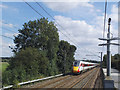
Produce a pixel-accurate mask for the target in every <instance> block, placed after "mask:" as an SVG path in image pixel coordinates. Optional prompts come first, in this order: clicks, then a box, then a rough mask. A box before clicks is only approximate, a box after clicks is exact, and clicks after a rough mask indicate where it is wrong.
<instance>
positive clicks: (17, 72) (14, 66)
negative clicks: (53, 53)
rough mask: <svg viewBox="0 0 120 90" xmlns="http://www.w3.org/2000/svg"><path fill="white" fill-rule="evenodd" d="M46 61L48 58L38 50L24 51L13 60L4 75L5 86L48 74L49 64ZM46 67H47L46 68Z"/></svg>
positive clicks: (29, 49)
mask: <svg viewBox="0 0 120 90" xmlns="http://www.w3.org/2000/svg"><path fill="white" fill-rule="evenodd" d="M44 60H45V62H44ZM46 61H47V58H46V56H44V53H43V52H41V51H39V50H38V49H35V48H31V47H29V48H26V49H25V50H24V49H22V50H21V51H20V52H18V53H16V55H15V56H14V58H12V59H11V61H10V63H9V64H10V65H9V66H8V68H7V70H6V71H5V72H4V73H3V84H16V82H22V81H25V80H30V79H32V78H33V77H38V75H40V74H41V73H42V74H46V73H44V72H47V66H48V63H47V62H46ZM44 65H47V66H46V67H44ZM41 67H44V68H41ZM43 71H44V72H43Z"/></svg>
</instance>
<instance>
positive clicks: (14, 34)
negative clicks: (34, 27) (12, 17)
mask: <svg viewBox="0 0 120 90" xmlns="http://www.w3.org/2000/svg"><path fill="white" fill-rule="evenodd" d="M4 35H5V36H7V37H13V36H17V35H18V33H5V34H4Z"/></svg>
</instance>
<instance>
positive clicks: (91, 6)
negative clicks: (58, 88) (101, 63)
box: [0, 0, 118, 60]
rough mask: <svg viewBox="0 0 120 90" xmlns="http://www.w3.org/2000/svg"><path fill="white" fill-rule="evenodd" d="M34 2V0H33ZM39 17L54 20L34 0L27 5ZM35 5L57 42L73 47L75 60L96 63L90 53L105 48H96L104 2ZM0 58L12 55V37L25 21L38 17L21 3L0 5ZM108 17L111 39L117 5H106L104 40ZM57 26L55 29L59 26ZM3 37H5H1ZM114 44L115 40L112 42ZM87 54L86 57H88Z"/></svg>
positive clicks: (115, 27)
mask: <svg viewBox="0 0 120 90" xmlns="http://www.w3.org/2000/svg"><path fill="white" fill-rule="evenodd" d="M36 1H38V0H36ZM28 3H29V4H30V5H31V6H32V7H33V8H34V9H35V10H37V11H38V12H39V13H40V14H41V15H42V16H44V17H46V18H48V20H49V21H54V20H53V19H52V18H51V17H50V16H49V15H47V14H46V13H45V12H44V10H43V9H42V8H41V7H39V6H38V5H37V4H36V2H35V1H33V2H32V1H31V2H28ZM38 3H39V4H40V5H41V6H42V7H43V8H44V9H45V10H46V11H47V12H48V13H49V14H50V15H51V16H52V17H53V18H54V19H55V22H57V23H56V26H57V28H58V30H60V31H58V33H59V36H60V37H59V38H60V40H65V41H68V42H69V43H70V44H72V45H75V46H76V47H77V50H76V52H75V59H77V60H81V59H92V60H100V58H98V57H97V56H92V55H93V54H96V55H100V53H98V52H101V51H103V53H104V54H106V46H105V47H100V46H98V44H100V43H105V42H103V41H100V40H98V38H102V37H103V25H104V24H103V23H104V10H105V0H103V2H93V1H92V2H90V1H89V0H85V2H79V1H78V0H75V1H74V0H68V1H67V2H64V1H60V0H58V2H52V1H49V0H47V1H43V0H40V2H39V1H38ZM0 12H1V18H0V28H1V30H0V35H3V36H0V42H1V43H0V49H1V50H0V51H1V52H0V57H9V56H13V55H14V54H13V53H12V50H11V49H10V48H9V46H11V47H14V46H15V44H14V41H13V39H14V36H17V35H18V34H19V32H18V30H19V29H22V25H23V24H24V23H25V22H26V23H27V22H28V21H30V20H31V21H33V20H37V19H40V18H42V17H41V16H40V15H39V14H37V13H36V12H35V11H34V10H32V9H31V8H30V7H29V6H28V5H27V4H26V3H25V2H24V1H22V0H21V1H20V2H15V1H11V2H10V1H9V2H7V1H6V2H0ZM108 18H111V19H112V21H111V28H110V29H111V37H112V36H113V37H117V36H118V2H117V1H116V2H112V1H111V2H108V3H107V14H106V29H105V38H106V37H107V29H108V23H107V22H108ZM58 24H59V25H60V26H59V25H58ZM61 26H62V27H61ZM5 36H7V37H5ZM113 42H115V43H117V41H113ZM116 53H118V47H117V46H111V54H113V55H114V54H116ZM88 55H90V56H88Z"/></svg>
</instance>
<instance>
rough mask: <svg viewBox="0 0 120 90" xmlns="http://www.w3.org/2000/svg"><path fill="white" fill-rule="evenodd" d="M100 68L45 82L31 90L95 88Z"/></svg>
mask: <svg viewBox="0 0 120 90" xmlns="http://www.w3.org/2000/svg"><path fill="white" fill-rule="evenodd" d="M99 72H100V68H99V67H96V68H93V69H91V70H89V71H87V72H85V73H82V74H80V75H67V76H61V77H58V78H54V79H51V80H47V81H43V82H41V83H39V84H37V85H35V86H32V87H30V88H94V84H95V81H96V79H97V76H98V74H99Z"/></svg>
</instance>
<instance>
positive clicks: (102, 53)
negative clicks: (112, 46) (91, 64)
mask: <svg viewBox="0 0 120 90" xmlns="http://www.w3.org/2000/svg"><path fill="white" fill-rule="evenodd" d="M99 53H100V54H101V56H100V58H101V61H100V66H101V68H102V56H103V55H102V54H103V52H99Z"/></svg>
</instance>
